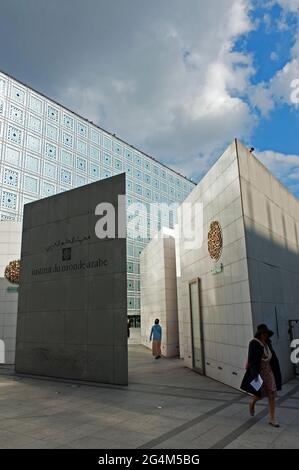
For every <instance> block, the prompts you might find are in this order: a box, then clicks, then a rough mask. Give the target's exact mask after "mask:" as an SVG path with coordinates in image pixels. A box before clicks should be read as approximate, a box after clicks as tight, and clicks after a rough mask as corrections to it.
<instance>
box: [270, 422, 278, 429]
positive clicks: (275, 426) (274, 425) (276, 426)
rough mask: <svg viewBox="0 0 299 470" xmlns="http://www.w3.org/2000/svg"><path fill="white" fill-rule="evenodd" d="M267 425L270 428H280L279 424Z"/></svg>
mask: <svg viewBox="0 0 299 470" xmlns="http://www.w3.org/2000/svg"><path fill="white" fill-rule="evenodd" d="M269 424H270V426H272V427H273V428H280V424H278V423H271V421H269Z"/></svg>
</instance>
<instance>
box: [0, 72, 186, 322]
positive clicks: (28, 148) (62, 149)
mask: <svg viewBox="0 0 299 470" xmlns="http://www.w3.org/2000/svg"><path fill="white" fill-rule="evenodd" d="M0 129H1V130H0V168H1V172H0V177H1V193H0V194H1V199H0V220H21V218H22V211H23V206H24V204H25V203H27V202H30V201H34V200H35V199H40V198H42V197H47V196H51V195H53V194H55V193H57V192H60V191H66V190H68V189H71V188H74V187H77V186H82V185H84V184H87V183H89V182H92V181H95V180H97V179H100V178H101V179H104V178H109V177H110V176H112V175H115V174H119V173H121V172H126V182H127V183H126V184H127V202H128V204H131V203H136V202H143V203H146V204H147V205H148V207H149V204H150V203H151V202H158V203H174V202H178V203H181V202H182V201H183V200H184V199H185V197H186V196H187V195H188V194H189V193H190V192H191V190H192V189H193V187H194V185H193V183H192V182H190V181H188V180H187V179H185V178H183V177H181V176H180V175H178V174H177V173H175V172H174V171H172V170H170V169H168V168H166V167H164V166H163V165H161V164H160V163H159V162H157V161H155V160H153V159H151V158H149V157H147V156H146V155H144V154H143V153H142V152H139V151H138V150H136V149H134V148H133V147H131V146H130V145H129V144H126V143H125V142H122V141H121V140H119V139H118V138H117V137H115V136H113V135H110V134H109V133H107V132H105V131H104V130H102V129H100V128H98V127H96V126H95V125H93V124H92V123H90V122H88V121H87V120H85V119H83V118H80V117H79V116H77V115H76V114H74V113H72V112H71V111H69V110H67V109H66V108H64V107H63V106H60V105H58V104H57V103H54V102H53V101H51V100H50V99H48V98H45V97H44V96H42V95H40V94H39V93H38V92H35V91H33V90H32V89H30V88H28V87H26V86H24V85H23V84H20V83H19V82H17V81H16V80H14V79H12V78H11V77H8V76H6V75H5V74H2V73H0ZM128 217H129V214H128ZM155 223H156V226H157V227H161V226H162V225H173V223H174V220H172V221H171V222H170V220H166V219H165V220H164V219H161V220H160V219H159V220H158V219H157V221H155ZM143 224H144V226H145V227H147V226H148V225H149V222H148V220H147V218H145V219H144V221H143ZM129 236H130V234H129ZM148 240H149V239H148V238H145V239H143V238H142V237H139V238H138V239H137V240H132V239H130V237H129V238H128V241H127V256H128V308H129V310H130V311H131V312H130V313H136V314H138V313H139V305H140V294H139V290H140V282H139V256H140V252H141V251H142V249H143V248H144V246H145V245H146V244H147V242H148Z"/></svg>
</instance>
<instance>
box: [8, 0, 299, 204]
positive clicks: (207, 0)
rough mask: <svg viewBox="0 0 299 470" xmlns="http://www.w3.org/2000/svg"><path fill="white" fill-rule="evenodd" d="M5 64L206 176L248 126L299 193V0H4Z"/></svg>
mask: <svg viewBox="0 0 299 470" xmlns="http://www.w3.org/2000/svg"><path fill="white" fill-rule="evenodd" d="M0 69H1V70H2V71H4V72H7V73H9V74H11V75H13V76H14V77H15V78H17V79H19V80H21V81H22V82H24V83H25V84H28V85H30V86H32V87H33V88H35V89H36V90H38V91H40V92H42V93H44V94H45V95H47V96H49V97H50V98H53V99H55V100H56V101H58V102H60V103H61V104H63V105H65V106H67V107H69V108H70V109H72V110H73V111H75V112H77V113H79V114H81V115H82V116H84V117H86V118H88V119H89V120H91V121H93V122H94V123H95V124H98V125H99V126H100V127H102V128H104V129H106V130H107V131H109V132H111V133H115V134H116V135H117V136H118V137H120V138H122V139H123V140H126V141H128V142H129V143H130V144H132V145H134V146H135V147H138V148H139V149H140V150H142V151H144V152H146V153H147V154H149V155H151V156H153V157H155V158H156V159H158V160H160V161H161V162H163V163H165V164H167V165H169V166H170V167H172V168H173V169H175V170H177V171H179V172H180V173H182V174H183V175H186V176H188V177H192V178H193V180H194V181H196V182H197V181H199V180H200V179H201V178H202V176H203V175H204V174H205V173H206V172H207V171H208V169H209V168H210V167H211V165H212V164H213V163H214V161H215V160H216V159H217V158H218V157H219V156H220V155H221V153H222V151H223V150H224V149H225V148H226V147H227V146H228V144H229V143H230V142H231V141H232V140H233V139H234V138H235V137H237V138H239V139H240V140H241V141H242V142H243V143H244V144H245V145H248V146H249V147H254V148H255V155H256V156H257V157H258V158H259V159H260V160H261V161H262V162H263V163H264V164H265V165H266V166H267V167H268V168H269V169H270V170H271V171H272V172H273V173H274V174H275V176H277V177H278V178H279V179H280V180H281V181H282V183H283V184H285V185H286V186H287V187H288V189H289V190H290V191H291V192H293V193H294V194H295V195H296V196H298V197H299V145H298V135H299V119H298V118H299V0H151V1H148V0H84V1H82V0H80V1H79V0H51V1H49V0H0Z"/></svg>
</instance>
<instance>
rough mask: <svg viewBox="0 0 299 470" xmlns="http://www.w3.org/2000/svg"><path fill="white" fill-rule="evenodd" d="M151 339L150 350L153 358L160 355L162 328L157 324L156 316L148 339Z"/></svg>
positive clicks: (157, 357)
mask: <svg viewBox="0 0 299 470" xmlns="http://www.w3.org/2000/svg"><path fill="white" fill-rule="evenodd" d="M151 340H153V344H152V351H153V356H154V358H155V359H160V357H161V340H162V328H161V326H160V325H159V320H158V318H157V319H156V320H155V324H154V325H153V326H152V329H151V335H150V341H151Z"/></svg>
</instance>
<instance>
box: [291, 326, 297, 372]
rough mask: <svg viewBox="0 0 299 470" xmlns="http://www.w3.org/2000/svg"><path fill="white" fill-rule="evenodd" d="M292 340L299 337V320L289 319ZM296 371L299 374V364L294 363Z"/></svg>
mask: <svg viewBox="0 0 299 470" xmlns="http://www.w3.org/2000/svg"><path fill="white" fill-rule="evenodd" d="M289 335H290V342H292V341H293V340H294V339H299V320H289ZM294 373H295V375H299V364H294Z"/></svg>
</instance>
